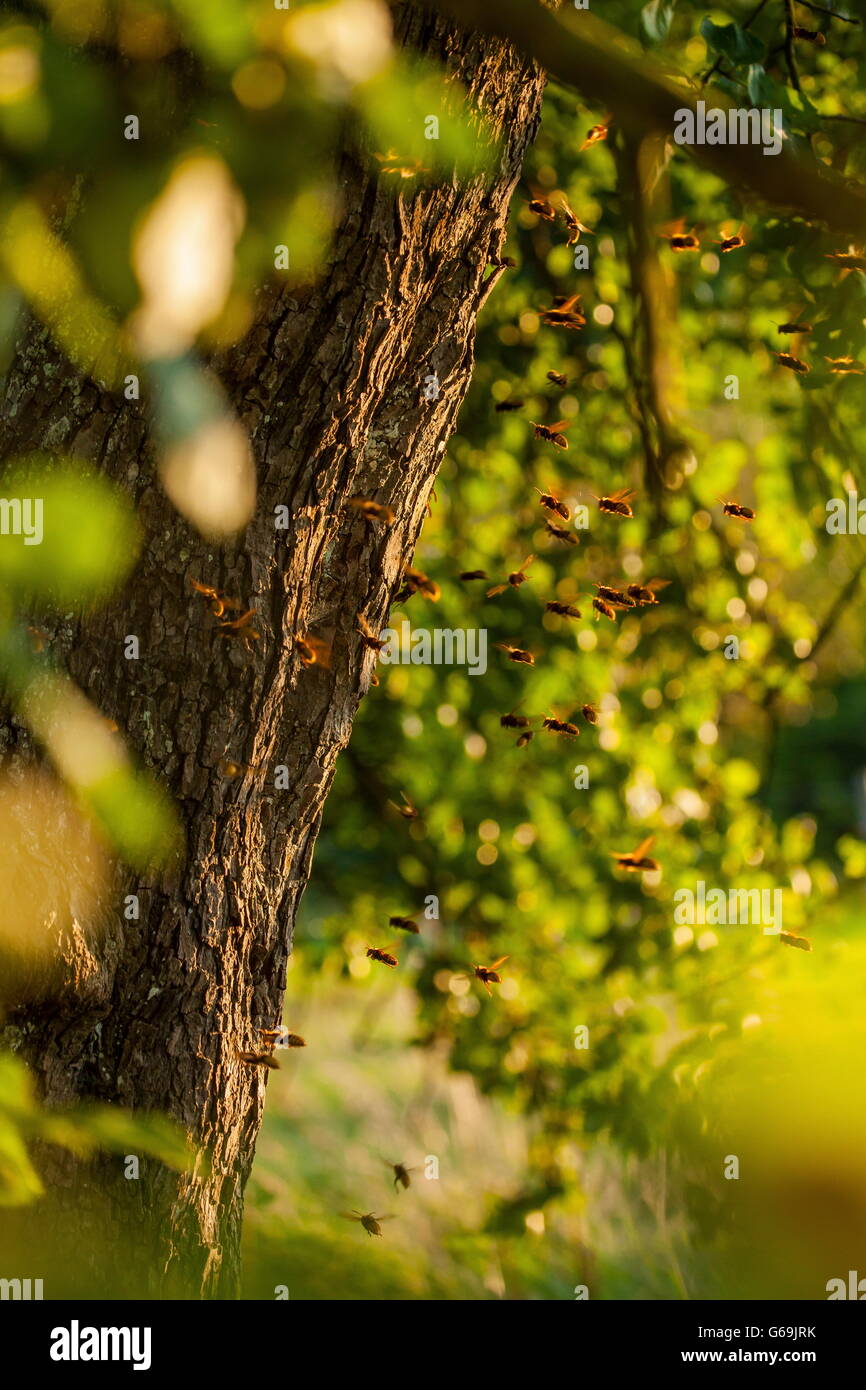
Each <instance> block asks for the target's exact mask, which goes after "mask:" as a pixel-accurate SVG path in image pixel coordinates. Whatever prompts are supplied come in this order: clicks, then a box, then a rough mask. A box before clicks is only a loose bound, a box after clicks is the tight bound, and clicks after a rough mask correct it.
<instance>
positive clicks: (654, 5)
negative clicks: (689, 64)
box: [640, 0, 677, 43]
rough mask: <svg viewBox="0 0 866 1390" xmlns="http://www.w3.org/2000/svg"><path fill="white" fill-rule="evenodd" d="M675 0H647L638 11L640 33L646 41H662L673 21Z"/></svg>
mask: <svg viewBox="0 0 866 1390" xmlns="http://www.w3.org/2000/svg"><path fill="white" fill-rule="evenodd" d="M676 3H677V0H649V4H648V5H644V7H643V9H642V10H641V12H640V27H641V33H642V35H643V37H644V39H645V40H646V41H647V43H664V41H665V39H666V38H667V36H668V34H669V33H670V27H671V24H672V23H673V18H674V9H675V8H676Z"/></svg>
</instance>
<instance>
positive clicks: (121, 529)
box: [0, 454, 140, 608]
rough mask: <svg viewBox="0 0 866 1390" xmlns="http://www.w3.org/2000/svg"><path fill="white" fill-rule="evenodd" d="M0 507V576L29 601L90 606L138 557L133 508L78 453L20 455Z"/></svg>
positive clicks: (5, 483) (137, 530)
mask: <svg viewBox="0 0 866 1390" xmlns="http://www.w3.org/2000/svg"><path fill="white" fill-rule="evenodd" d="M0 512H2V514H0V524H2V525H3V534H0V583H2V584H6V585H7V586H8V587H9V588H10V589H11V590H12V591H13V592H14V593H16V594H17V595H18V596H19V597H20V598H21V599H23V600H24V601H29V600H36V601H38V602H40V603H51V604H53V605H55V606H57V605H61V606H63V607H64V608H67V607H78V608H81V607H85V606H89V605H92V604H94V603H97V602H100V601H104V600H105V599H107V598H108V596H109V595H110V593H111V591H112V590H113V589H115V588H117V586H118V585H119V584H120V583H122V581H123V580H124V579H125V578H126V577H127V575H128V574H129V572H130V571H131V570H132V568H133V566H134V564H135V561H136V558H137V555H138V549H139V546H140V528H139V524H138V521H137V518H136V515H135V509H134V508H133V506H132V504H131V503H130V502H129V500H128V498H127V497H126V496H125V495H124V494H123V493H122V492H121V491H120V490H119V489H118V488H115V487H114V486H113V485H112V484H111V483H109V482H107V481H106V479H105V478H102V477H100V476H99V474H96V473H91V472H90V471H89V470H87V469H86V468H85V467H84V466H82V465H81V464H80V463H78V462H77V461H76V460H74V459H69V458H63V457H52V456H49V455H42V454H35V455H31V456H30V457H29V458H26V459H19V460H17V461H15V462H14V463H13V464H12V467H11V471H10V472H9V474H8V475H6V476H5V477H4V481H3V500H2V501H0ZM7 517H8V521H7V520H6V518H7ZM13 528H15V529H13ZM24 528H26V531H27V532H28V533H29V534H25V533H24ZM16 529H17V534H16V533H15V530H16Z"/></svg>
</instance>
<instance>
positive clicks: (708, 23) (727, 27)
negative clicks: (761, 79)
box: [701, 19, 767, 63]
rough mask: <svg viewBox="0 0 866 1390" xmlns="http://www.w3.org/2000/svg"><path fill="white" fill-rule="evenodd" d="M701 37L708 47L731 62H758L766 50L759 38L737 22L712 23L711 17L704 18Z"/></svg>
mask: <svg viewBox="0 0 866 1390" xmlns="http://www.w3.org/2000/svg"><path fill="white" fill-rule="evenodd" d="M701 37H702V38H703V40H704V42H705V43H706V45H707V47H708V48H710V49H712V51H713V52H714V53H718V54H720V55H723V56H724V57H726V58H730V60H731V62H732V63H757V62H760V61H761V59H763V57H764V55H765V54H766V51H767V50H766V48H765V47H764V45H763V44H762V43H761V40H760V39H758V38H756V37H755V35H754V34H750V33H749V31H748V29H741V28H740V26H739V24H714V23H713V21H712V20H711V19H704V20H702V21H701Z"/></svg>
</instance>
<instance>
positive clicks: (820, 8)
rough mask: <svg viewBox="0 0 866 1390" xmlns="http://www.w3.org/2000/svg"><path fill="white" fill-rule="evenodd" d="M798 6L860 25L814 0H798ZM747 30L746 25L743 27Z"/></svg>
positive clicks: (844, 22) (855, 20)
mask: <svg viewBox="0 0 866 1390" xmlns="http://www.w3.org/2000/svg"><path fill="white" fill-rule="evenodd" d="M797 4H798V5H803V6H804V8H805V9H807V10H814V11H815V13H816V14H828V15H830V16H831V17H832V18H833V19H841V21H842V23H843V24H859V23H860V20H859V19H849V18H848V16H847V15H846V14H840V13H839V11H838V10H829V9H828V8H827V6H826V5H814V4H812V0H797ZM743 27H744V28H745V25H744V26H743Z"/></svg>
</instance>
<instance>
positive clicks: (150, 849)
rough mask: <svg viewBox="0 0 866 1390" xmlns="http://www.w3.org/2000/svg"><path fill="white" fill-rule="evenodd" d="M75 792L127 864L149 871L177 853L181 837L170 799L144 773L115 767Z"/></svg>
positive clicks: (131, 768)
mask: <svg viewBox="0 0 866 1390" xmlns="http://www.w3.org/2000/svg"><path fill="white" fill-rule="evenodd" d="M78 790H79V794H80V796H81V799H82V801H83V802H84V804H85V805H86V807H87V808H88V810H89V811H90V812H91V813H92V814H93V815H94V816H95V817H96V819H97V820H98V821H99V823H100V824H101V825H102V826H103V828H104V830H105V832H106V834H107V835H108V836H109V838H110V840H111V842H112V844H113V845H114V846H115V847H116V849H117V851H118V853H119V854H120V855H122V856H123V858H124V860H125V861H126V863H127V864H132V865H133V867H135V868H137V869H152V868H153V867H154V866H156V865H164V864H166V863H167V862H168V861H169V860H170V859H171V858H172V856H173V855H174V854H176V853H177V852H178V851H179V850H180V847H181V844H182V837H181V832H180V827H179V824H178V820H177V815H176V812H175V810H174V807H173V805H172V802H171V799H170V798H169V796H168V794H167V793H166V792H165V791H164V790H163V789H162V787H160V786H159V784H158V783H157V782H155V781H154V780H153V778H151V777H150V776H149V775H148V774H147V773H144V772H137V771H136V770H135V768H133V767H130V766H122V767H116V768H114V769H112V771H111V772H108V773H106V774H105V776H104V777H102V778H101V779H100V780H99V781H98V782H92V783H90V784H89V785H88V786H86V787H84V788H79V789H78Z"/></svg>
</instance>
